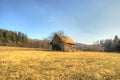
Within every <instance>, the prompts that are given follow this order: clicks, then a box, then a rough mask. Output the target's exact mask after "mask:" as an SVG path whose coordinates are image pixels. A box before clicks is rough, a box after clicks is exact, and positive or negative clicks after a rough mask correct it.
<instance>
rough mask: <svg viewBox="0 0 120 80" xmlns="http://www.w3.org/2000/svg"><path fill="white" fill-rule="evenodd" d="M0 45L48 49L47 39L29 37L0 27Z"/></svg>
mask: <svg viewBox="0 0 120 80" xmlns="http://www.w3.org/2000/svg"><path fill="white" fill-rule="evenodd" d="M0 46H18V47H30V48H45V49H50V48H51V46H50V45H49V41H48V40H38V39H30V38H28V37H27V35H26V34H24V33H22V32H14V31H10V30H5V29H0Z"/></svg>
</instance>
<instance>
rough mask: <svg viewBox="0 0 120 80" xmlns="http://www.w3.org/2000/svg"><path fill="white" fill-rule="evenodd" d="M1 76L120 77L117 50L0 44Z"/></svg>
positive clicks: (54, 79)
mask: <svg viewBox="0 0 120 80" xmlns="http://www.w3.org/2000/svg"><path fill="white" fill-rule="evenodd" d="M0 80H120V54H117V53H115V54H114V53H107V52H80V51H77V52H53V51H41V50H39V49H28V48H15V47H0Z"/></svg>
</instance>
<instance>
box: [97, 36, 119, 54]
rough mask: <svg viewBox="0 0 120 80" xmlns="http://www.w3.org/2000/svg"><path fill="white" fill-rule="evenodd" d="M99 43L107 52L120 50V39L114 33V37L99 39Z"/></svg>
mask: <svg viewBox="0 0 120 80" xmlns="http://www.w3.org/2000/svg"><path fill="white" fill-rule="evenodd" d="M99 45H101V47H103V48H104V51H107V52H120V39H119V38H118V36H117V35H116V36H115V37H114V39H113V40H112V39H106V40H100V41H99Z"/></svg>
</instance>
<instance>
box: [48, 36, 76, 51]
mask: <svg viewBox="0 0 120 80" xmlns="http://www.w3.org/2000/svg"><path fill="white" fill-rule="evenodd" d="M50 44H51V45H52V50H54V51H75V50H76V46H75V43H74V41H73V40H72V39H71V38H70V37H68V36H62V35H60V34H55V36H54V38H53V40H52V41H51V43H50Z"/></svg>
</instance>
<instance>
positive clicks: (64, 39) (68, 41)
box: [56, 34, 75, 44]
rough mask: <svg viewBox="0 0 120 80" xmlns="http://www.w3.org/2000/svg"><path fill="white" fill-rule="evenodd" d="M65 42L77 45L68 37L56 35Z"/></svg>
mask: <svg viewBox="0 0 120 80" xmlns="http://www.w3.org/2000/svg"><path fill="white" fill-rule="evenodd" d="M56 35H57V36H58V37H59V38H60V39H61V40H62V41H63V42H65V43H68V44H75V43H74V41H73V40H72V39H71V38H70V37H68V36H62V35H60V34H56Z"/></svg>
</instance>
